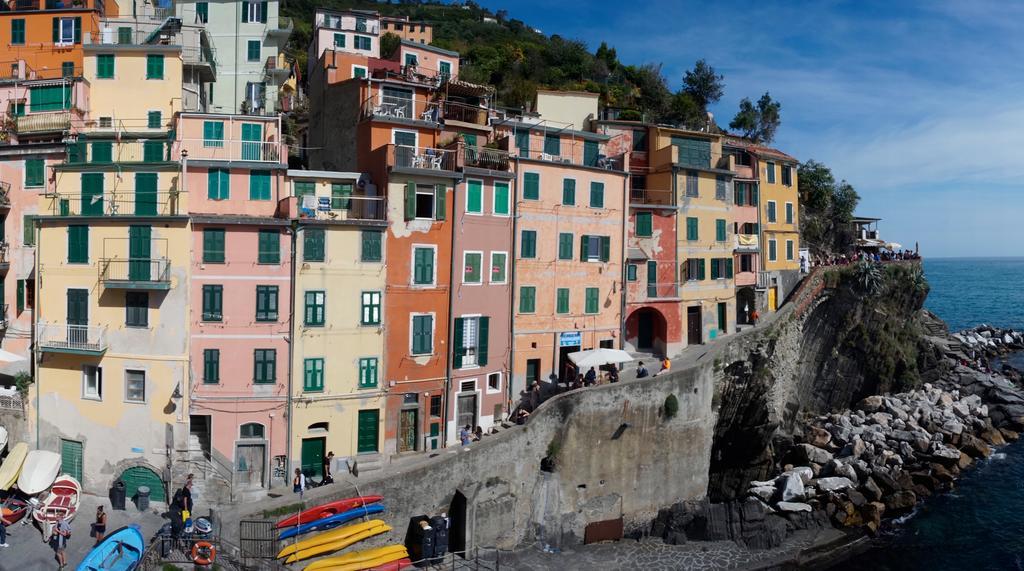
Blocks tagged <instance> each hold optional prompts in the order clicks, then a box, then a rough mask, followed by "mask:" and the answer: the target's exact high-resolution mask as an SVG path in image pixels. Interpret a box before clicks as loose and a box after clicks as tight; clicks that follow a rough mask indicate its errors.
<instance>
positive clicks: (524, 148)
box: [516, 129, 530, 159]
mask: <svg viewBox="0 0 1024 571" xmlns="http://www.w3.org/2000/svg"><path fill="white" fill-rule="evenodd" d="M516 148H517V149H519V156H520V157H523V158H524V159H525V158H527V157H529V156H530V131H529V130H528V129H516Z"/></svg>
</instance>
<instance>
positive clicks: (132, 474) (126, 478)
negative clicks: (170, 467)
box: [121, 466, 167, 502]
mask: <svg viewBox="0 0 1024 571" xmlns="http://www.w3.org/2000/svg"><path fill="white" fill-rule="evenodd" d="M121 481H122V482H124V487H125V490H124V492H125V493H124V497H125V498H127V499H128V500H131V499H132V498H134V497H135V494H136V493H137V492H138V491H139V486H146V487H148V488H149V499H150V500H152V501H154V502H166V501H167V494H166V493H165V491H164V481H163V480H161V479H160V476H159V475H158V474H157V473H156V472H154V471H153V470H150V469H149V468H147V467H145V466H132V467H131V468H128V469H127V470H125V471H124V472H121Z"/></svg>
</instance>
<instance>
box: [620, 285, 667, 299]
mask: <svg viewBox="0 0 1024 571" xmlns="http://www.w3.org/2000/svg"><path fill="white" fill-rule="evenodd" d="M676 297H679V283H678V282H658V283H643V282H633V283H631V284H630V288H629V290H628V292H627V299H628V300H629V301H647V300H655V299H672V298H676Z"/></svg>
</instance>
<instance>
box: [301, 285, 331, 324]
mask: <svg viewBox="0 0 1024 571" xmlns="http://www.w3.org/2000/svg"><path fill="white" fill-rule="evenodd" d="M326 297H327V294H326V293H325V292H322V291H307V292H306V311H305V317H304V320H303V323H304V324H305V326H306V327H323V325H324V303H325V300H326Z"/></svg>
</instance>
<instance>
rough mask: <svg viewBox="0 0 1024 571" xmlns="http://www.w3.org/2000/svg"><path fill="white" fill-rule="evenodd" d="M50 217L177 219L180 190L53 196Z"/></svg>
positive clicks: (50, 197)
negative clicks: (175, 217) (163, 217)
mask: <svg viewBox="0 0 1024 571" xmlns="http://www.w3.org/2000/svg"><path fill="white" fill-rule="evenodd" d="M47 198H49V199H50V215H51V216H64V217H77V216H104V217H133V216H134V217H139V216H151V217H159V216H178V215H179V213H180V212H179V204H178V202H179V196H178V191H176V190H169V191H157V192H148V193H135V192H133V191H124V192H104V193H103V194H97V195H93V196H82V195H81V194H50V195H47Z"/></svg>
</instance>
